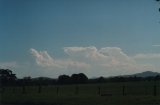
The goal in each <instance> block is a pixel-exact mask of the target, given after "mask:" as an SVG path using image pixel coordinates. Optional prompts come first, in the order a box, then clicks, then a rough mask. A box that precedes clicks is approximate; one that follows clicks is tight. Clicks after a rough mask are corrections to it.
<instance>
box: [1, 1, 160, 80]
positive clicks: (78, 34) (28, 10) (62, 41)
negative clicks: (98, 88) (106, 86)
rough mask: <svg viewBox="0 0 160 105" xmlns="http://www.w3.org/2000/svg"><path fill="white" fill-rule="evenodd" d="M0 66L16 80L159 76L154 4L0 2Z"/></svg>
mask: <svg viewBox="0 0 160 105" xmlns="http://www.w3.org/2000/svg"><path fill="white" fill-rule="evenodd" d="M0 5H1V6H0V8H1V11H0V15H1V17H0V23H1V24H0V27H1V31H0V43H1V44H0V68H4V69H5V68H7V69H11V70H12V71H13V72H14V73H15V74H16V75H17V77H18V78H22V77H25V76H31V77H51V78H57V77H58V76H59V75H62V74H66V75H71V74H76V73H84V74H86V75H87V76H88V77H89V78H92V77H99V76H103V77H109V76H117V75H127V74H135V73H141V72H144V71H153V72H160V69H159V68H160V63H159V62H160V41H159V39H160V35H159V33H160V29H159V27H160V24H159V21H160V20H159V17H160V14H159V12H158V8H159V5H158V4H157V3H156V1H154V0H141V1H139V0H134V1H127V0H122V1H111V0H100V1H98V0H93V1H90V0H86V1H85V0H81V1H80V0H79V1H78V0H76V1H75V0H69V1H65V0H59V1H58V0H55V1H52V0H47V1H44V0H33V1H32V0H28V1H25V0H14V1H12V0H1V1H0Z"/></svg>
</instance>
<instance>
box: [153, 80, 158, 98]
mask: <svg viewBox="0 0 160 105" xmlns="http://www.w3.org/2000/svg"><path fill="white" fill-rule="evenodd" d="M153 95H154V96H157V85H156V83H155V84H154V90H153Z"/></svg>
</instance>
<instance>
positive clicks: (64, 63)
mask: <svg viewBox="0 0 160 105" xmlns="http://www.w3.org/2000/svg"><path fill="white" fill-rule="evenodd" d="M31 53H32V55H33V56H34V57H35V58H36V63H37V64H38V65H40V66H42V67H55V68H72V67H75V68H81V69H83V68H88V67H89V65H88V64H85V63H83V62H78V61H73V60H70V59H67V60H59V59H58V60H57V59H53V57H51V56H50V55H49V54H48V52H47V51H39V52H38V51H37V50H35V49H33V48H32V49H31Z"/></svg>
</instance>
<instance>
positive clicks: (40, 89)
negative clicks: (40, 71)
mask: <svg viewBox="0 0 160 105" xmlns="http://www.w3.org/2000/svg"><path fill="white" fill-rule="evenodd" d="M41 91H42V86H41V85H39V86H38V93H41Z"/></svg>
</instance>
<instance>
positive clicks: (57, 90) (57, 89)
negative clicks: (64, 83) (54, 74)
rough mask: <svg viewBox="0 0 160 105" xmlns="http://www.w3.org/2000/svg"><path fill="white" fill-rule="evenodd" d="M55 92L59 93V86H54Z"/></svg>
mask: <svg viewBox="0 0 160 105" xmlns="http://www.w3.org/2000/svg"><path fill="white" fill-rule="evenodd" d="M56 93H57V96H58V95H59V86H57V88H56Z"/></svg>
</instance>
